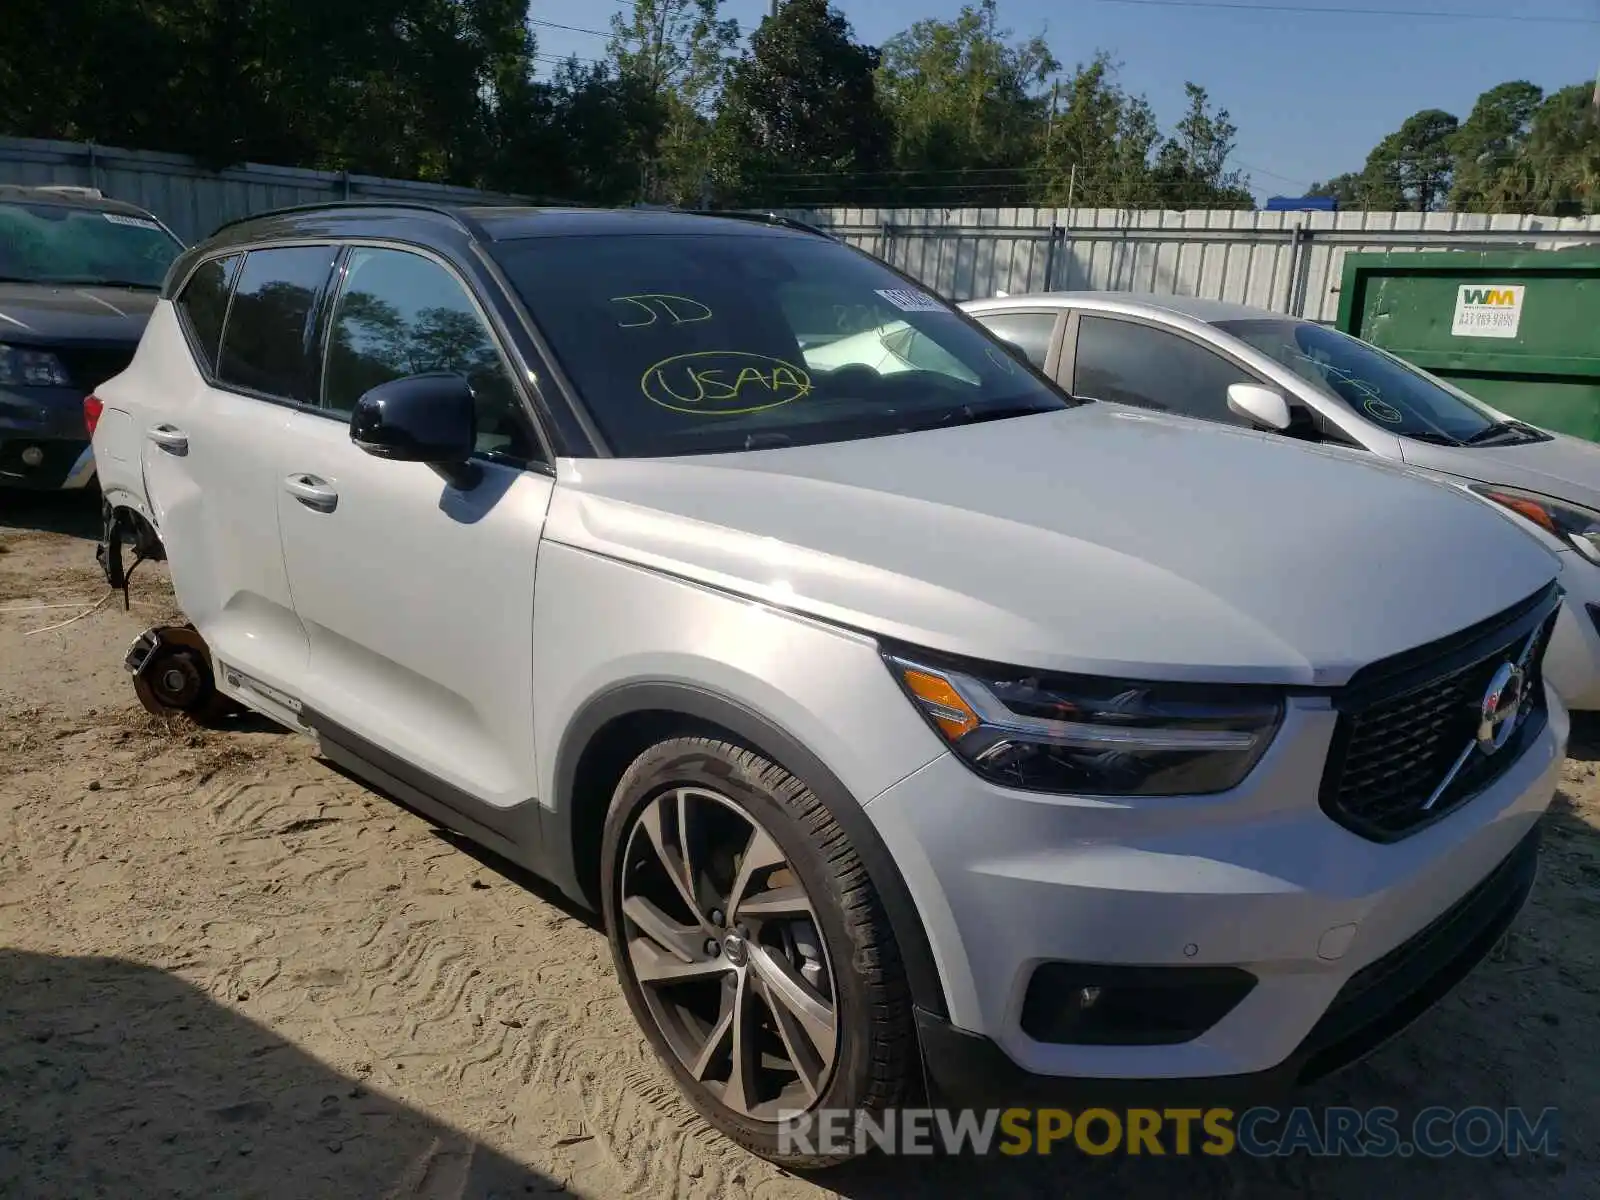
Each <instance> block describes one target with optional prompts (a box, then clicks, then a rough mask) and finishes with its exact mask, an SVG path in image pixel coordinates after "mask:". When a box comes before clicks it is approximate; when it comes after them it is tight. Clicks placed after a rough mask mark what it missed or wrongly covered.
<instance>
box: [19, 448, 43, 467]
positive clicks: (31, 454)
mask: <svg viewBox="0 0 1600 1200" xmlns="http://www.w3.org/2000/svg"><path fill="white" fill-rule="evenodd" d="M43 461H44V451H43V450H41V449H39V447H37V446H29V447H28V448H27V449H26V450H24V451H23V452H22V465H23V466H25V467H37V466H38V465H39V464H40V463H42V462H43Z"/></svg>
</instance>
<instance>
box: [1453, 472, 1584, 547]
mask: <svg viewBox="0 0 1600 1200" xmlns="http://www.w3.org/2000/svg"><path fill="white" fill-rule="evenodd" d="M1468 486H1469V487H1470V488H1471V489H1472V490H1473V491H1474V492H1476V493H1477V494H1478V495H1480V496H1482V497H1484V499H1486V500H1493V501H1494V502H1495V503H1496V504H1502V505H1504V506H1505V507H1506V508H1509V509H1510V510H1511V511H1512V512H1514V513H1516V514H1517V515H1518V516H1521V517H1526V518H1527V519H1528V520H1530V521H1532V522H1533V523H1534V524H1535V525H1537V526H1539V528H1541V529H1543V530H1544V531H1545V532H1546V533H1551V534H1554V535H1555V536H1556V537H1558V538H1560V539H1561V540H1562V541H1564V542H1566V543H1567V545H1569V546H1571V547H1572V548H1573V549H1574V550H1576V551H1577V552H1578V553H1579V554H1581V555H1583V556H1584V557H1585V558H1587V559H1588V560H1589V561H1590V562H1592V563H1597V564H1600V512H1595V511H1594V510H1593V509H1592V508H1584V507H1583V506H1582V505H1581V504H1572V503H1570V502H1569V501H1566V500H1552V499H1550V497H1548V496H1541V495H1539V494H1538V493H1537V492H1525V491H1523V490H1522V489H1521V488H1510V487H1501V486H1500V485H1498V484H1493V483H1473V484H1469V485H1468Z"/></svg>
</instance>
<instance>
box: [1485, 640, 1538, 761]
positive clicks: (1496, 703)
mask: <svg viewBox="0 0 1600 1200" xmlns="http://www.w3.org/2000/svg"><path fill="white" fill-rule="evenodd" d="M1526 682H1527V676H1526V675H1525V674H1524V673H1523V670H1522V668H1521V667H1520V666H1518V665H1517V664H1516V663H1511V662H1505V663H1501V664H1500V669H1499V670H1497V671H1496V672H1495V673H1494V678H1492V679H1491V680H1489V688H1488V690H1487V691H1485V692H1484V693H1483V700H1482V702H1481V704H1480V706H1479V709H1478V733H1477V744H1478V749H1479V750H1481V751H1483V753H1485V754H1494V753H1495V752H1496V751H1498V750H1500V749H1501V748H1502V747H1503V746H1504V745H1505V744H1506V743H1507V742H1508V741H1510V740H1511V735H1512V734H1513V733H1515V732H1516V729H1517V717H1518V715H1519V714H1520V713H1521V712H1522V700H1523V687H1524V685H1525V683H1526Z"/></svg>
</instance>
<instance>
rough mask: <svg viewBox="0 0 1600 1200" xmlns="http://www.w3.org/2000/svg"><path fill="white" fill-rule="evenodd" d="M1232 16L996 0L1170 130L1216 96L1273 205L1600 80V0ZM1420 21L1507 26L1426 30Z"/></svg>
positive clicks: (595, 8)
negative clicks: (1469, 122) (1486, 104)
mask: <svg viewBox="0 0 1600 1200" xmlns="http://www.w3.org/2000/svg"><path fill="white" fill-rule="evenodd" d="M1227 2H1230V3H1236V4H1238V5H1240V6H1241V7H1239V8H1204V7H1182V6H1178V5H1173V6H1165V5H1155V4H1148V3H1145V4H1133V3H1128V2H1127V0H1056V2H1052V0H1000V19H1001V24H1002V26H1007V27H1009V28H1011V30H1012V31H1013V32H1014V33H1016V34H1019V35H1025V34H1032V33H1036V32H1042V33H1043V34H1044V35H1045V37H1046V39H1047V40H1048V41H1049V43H1050V46H1051V48H1052V50H1053V51H1054V52H1055V55H1056V57H1057V58H1058V59H1060V60H1061V61H1062V62H1063V63H1064V64H1066V65H1067V66H1068V67H1069V68H1070V66H1071V65H1072V64H1074V63H1077V62H1080V61H1087V60H1088V59H1089V58H1091V57H1092V56H1093V55H1094V53H1095V52H1096V51H1098V50H1106V51H1108V52H1109V53H1110V54H1111V55H1112V57H1113V58H1114V59H1115V60H1117V61H1119V62H1120V63H1121V64H1122V72H1121V78H1122V82H1123V85H1124V86H1125V87H1126V88H1127V89H1128V90H1129V91H1131V92H1134V93H1136V94H1138V93H1142V94H1144V95H1145V96H1146V97H1148V98H1149V100H1150V102H1151V104H1153V105H1154V106H1155V110H1156V114H1157V116H1158V117H1159V118H1160V120H1161V123H1162V126H1163V129H1167V128H1170V126H1171V125H1172V123H1173V122H1174V121H1175V120H1176V119H1177V118H1178V117H1179V116H1180V115H1181V113H1182V110H1183V85H1184V81H1185V80H1192V81H1194V82H1195V83H1198V84H1200V85H1202V86H1203V87H1205V88H1206V89H1207V91H1209V92H1210V94H1211V97H1212V100H1213V101H1214V102H1215V103H1216V104H1218V105H1220V106H1221V107H1223V108H1226V109H1227V110H1228V111H1229V113H1230V115H1231V117H1232V119H1233V122H1234V124H1235V125H1237V126H1238V127H1239V133H1238V139H1237V145H1236V147H1235V151H1234V158H1233V162H1232V165H1233V166H1235V167H1238V168H1239V169H1241V170H1243V171H1245V172H1246V173H1247V174H1248V175H1249V176H1250V177H1251V185H1252V187H1253V189H1254V190H1255V192H1256V194H1257V196H1258V197H1263V198H1264V197H1266V196H1272V195H1291V196H1293V195H1300V194H1302V193H1303V191H1304V190H1305V188H1306V187H1307V186H1308V185H1309V184H1310V183H1311V182H1312V181H1314V180H1325V179H1328V178H1329V177H1331V176H1333V175H1337V174H1339V173H1341V172H1343V171H1355V170H1359V169H1360V168H1361V165H1362V163H1363V162H1364V161H1365V159H1366V156H1367V152H1368V151H1369V150H1371V149H1372V147H1373V146H1375V145H1376V144H1377V143H1378V141H1379V140H1380V139H1382V138H1383V137H1384V136H1385V135H1386V134H1388V133H1391V132H1393V131H1394V130H1395V129H1396V128H1398V127H1399V125H1400V123H1401V122H1402V121H1403V120H1405V118H1406V117H1408V116H1410V115H1411V114H1412V113H1414V112H1417V111H1418V110H1420V109H1424V108H1442V109H1445V110H1446V111H1447V112H1452V113H1454V114H1455V115H1456V116H1457V117H1460V118H1461V119H1463V120H1465V119H1466V116H1467V114H1468V113H1469V112H1470V111H1471V108H1472V104H1473V101H1475V100H1476V99H1477V97H1478V95H1479V93H1481V92H1483V91H1485V90H1486V89H1488V88H1490V87H1493V86H1494V85H1495V84H1497V83H1503V82H1505V81H1506V80H1510V79H1527V80H1531V81H1532V82H1533V83H1536V84H1538V85H1540V86H1541V87H1543V88H1545V89H1546V90H1547V91H1553V90H1555V89H1556V88H1559V87H1564V86H1566V85H1568V84H1572V83H1580V82H1584V81H1592V80H1593V79H1594V77H1595V74H1596V71H1597V69H1600V0H1502V2H1501V3H1496V2H1495V0H1399V3H1392V2H1386V0H1278V2H1279V3H1281V4H1284V5H1288V6H1292V7H1324V8H1337V7H1343V8H1359V9H1364V10H1368V11H1367V12H1364V13H1350V12H1344V13H1335V12H1326V13H1305V12H1284V11H1272V10H1270V9H1260V10H1258V11H1246V10H1245V9H1244V8H1243V7H1242V6H1244V5H1248V4H1251V3H1252V2H1253V0H1227ZM836 3H838V0H836ZM628 4H629V0H533V3H532V9H531V12H530V16H532V17H533V18H535V19H536V21H550V22H556V23H558V24H563V25H573V26H581V27H584V28H588V29H606V28H607V27H608V25H609V20H610V17H611V15H612V14H613V13H615V12H617V11H619V10H620V9H622V8H623V7H625V6H626V5H628ZM838 7H839V8H840V9H841V10H842V11H843V12H844V14H845V16H846V17H847V18H848V19H849V21H850V23H851V25H852V26H853V27H854V29H855V34H856V37H857V39H858V40H860V41H863V42H866V43H868V44H879V45H881V44H882V43H883V42H885V41H887V40H888V39H889V38H890V37H892V36H894V34H896V33H897V32H899V31H900V30H902V29H904V28H906V27H907V26H909V25H911V24H912V23H913V22H915V21H918V20H921V19H923V18H925V17H939V18H947V17H951V16H953V15H954V14H955V13H957V12H958V11H959V10H960V7H961V0H843V2H842V3H838ZM1371 10H1382V11H1381V13H1378V14H1373V13H1372V12H1371ZM723 11H724V14H725V15H726V16H729V17H732V18H735V19H736V20H738V22H739V26H740V29H741V30H743V31H745V32H748V31H749V30H750V29H753V28H754V27H755V25H756V24H757V23H758V22H759V21H760V19H761V17H762V15H763V14H765V13H766V12H767V3H765V2H764V0H725V4H724V8H723ZM1422 12H1449V13H1452V14H1467V13H1472V14H1482V15H1483V16H1491V17H1496V18H1503V19H1497V20H1484V19H1466V18H1464V17H1461V16H1452V17H1449V18H1442V19H1439V18H1425V17H1422V16H1419V15H1415V14H1418V13H1422ZM1402 13H1406V14H1411V15H1401V14H1402ZM1535 18H1545V20H1537V19H1535ZM1551 18H1564V20H1562V21H1559V22H1558V21H1555V20H1550V19H1551ZM534 32H535V33H536V35H537V36H538V39H539V54H540V55H541V56H542V57H541V60H540V66H541V68H542V70H548V69H549V67H550V62H549V59H548V58H545V57H543V56H564V55H567V54H577V55H578V56H579V57H582V58H601V57H603V56H604V54H605V40H604V39H603V38H600V37H595V36H592V35H590V34H586V33H576V32H572V31H570V30H563V29H553V28H549V27H548V26H543V25H538V24H536V25H535V28H534Z"/></svg>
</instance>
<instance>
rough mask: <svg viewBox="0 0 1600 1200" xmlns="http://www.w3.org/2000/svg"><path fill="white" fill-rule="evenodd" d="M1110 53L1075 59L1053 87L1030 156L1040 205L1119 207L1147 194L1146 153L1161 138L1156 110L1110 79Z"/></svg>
mask: <svg viewBox="0 0 1600 1200" xmlns="http://www.w3.org/2000/svg"><path fill="white" fill-rule="evenodd" d="M1116 75H1117V67H1116V64H1114V63H1113V62H1112V61H1111V58H1110V56H1109V55H1106V54H1098V55H1096V56H1095V57H1094V58H1093V59H1092V60H1091V61H1090V62H1088V63H1080V64H1078V66H1077V67H1076V68H1075V69H1074V71H1073V73H1072V76H1071V77H1070V78H1069V79H1067V80H1066V81H1065V82H1063V83H1058V84H1057V86H1056V87H1055V88H1053V89H1052V93H1051V102H1050V111H1049V113H1048V114H1047V116H1046V119H1045V122H1044V127H1043V129H1042V131H1041V135H1040V136H1041V142H1042V144H1041V146H1040V149H1039V152H1038V156H1037V162H1038V164H1039V167H1040V173H1039V175H1038V176H1037V177H1036V183H1037V188H1038V191H1037V199H1039V200H1040V201H1042V202H1043V203H1045V204H1054V205H1066V204H1070V205H1080V206H1102V205H1103V206H1123V205H1131V204H1137V203H1141V202H1143V201H1144V200H1145V199H1147V198H1148V197H1149V195H1150V156H1151V154H1152V153H1153V151H1154V150H1155V148H1156V147H1157V146H1158V145H1159V144H1160V142H1161V134H1160V131H1159V130H1158V129H1157V127H1156V117H1155V112H1154V111H1153V110H1152V109H1151V107H1150V104H1149V102H1148V101H1146V100H1145V99H1144V98H1143V97H1142V96H1130V95H1128V93H1127V92H1125V91H1124V90H1123V89H1122V87H1121V86H1120V85H1119V84H1118V83H1117V81H1116Z"/></svg>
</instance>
